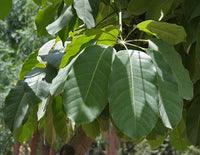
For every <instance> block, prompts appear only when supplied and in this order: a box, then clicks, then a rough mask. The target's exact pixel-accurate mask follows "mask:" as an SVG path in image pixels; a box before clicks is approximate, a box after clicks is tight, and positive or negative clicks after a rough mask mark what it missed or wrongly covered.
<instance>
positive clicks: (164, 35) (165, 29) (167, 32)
mask: <svg viewBox="0 0 200 155" xmlns="http://www.w3.org/2000/svg"><path fill="white" fill-rule="evenodd" d="M137 28H138V29H139V30H141V31H144V32H146V33H149V34H151V35H154V36H156V37H157V38H159V39H162V40H163V41H165V42H167V43H170V44H173V45H175V44H178V43H180V42H185V41H186V33H185V30H184V28H183V27H182V26H179V25H176V24H170V23H166V22H156V21H153V20H147V21H144V22H141V23H139V24H138V25H137Z"/></svg>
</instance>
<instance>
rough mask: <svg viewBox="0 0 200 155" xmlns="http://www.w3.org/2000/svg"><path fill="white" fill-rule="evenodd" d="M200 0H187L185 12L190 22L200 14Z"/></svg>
mask: <svg viewBox="0 0 200 155" xmlns="http://www.w3.org/2000/svg"><path fill="white" fill-rule="evenodd" d="M199 8H200V1H199V0H185V1H184V14H185V19H186V20H187V21H188V22H189V21H191V20H192V19H193V18H195V17H198V16H200V10H199Z"/></svg>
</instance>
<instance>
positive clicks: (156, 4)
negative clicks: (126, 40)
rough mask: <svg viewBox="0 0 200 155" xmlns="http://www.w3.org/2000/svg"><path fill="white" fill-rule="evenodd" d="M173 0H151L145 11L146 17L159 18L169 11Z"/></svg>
mask: <svg viewBox="0 0 200 155" xmlns="http://www.w3.org/2000/svg"><path fill="white" fill-rule="evenodd" d="M173 2H174V0H162V1H161V0H152V3H151V4H150V6H149V9H148V11H147V13H146V19H151V20H161V19H162V18H163V17H165V16H166V15H167V13H168V12H169V11H170V8H171V6H172V4H173Z"/></svg>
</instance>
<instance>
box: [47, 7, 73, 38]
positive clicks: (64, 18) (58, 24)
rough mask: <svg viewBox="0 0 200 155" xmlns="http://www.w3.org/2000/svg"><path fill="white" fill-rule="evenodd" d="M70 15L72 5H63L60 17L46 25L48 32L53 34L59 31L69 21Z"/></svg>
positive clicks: (71, 13) (71, 15) (71, 14)
mask: <svg viewBox="0 0 200 155" xmlns="http://www.w3.org/2000/svg"><path fill="white" fill-rule="evenodd" d="M72 17H73V11H72V6H69V7H64V10H63V12H62V13H61V15H60V17H59V18H58V19H56V20H55V21H54V22H53V23H51V24H49V25H48V26H47V27H46V29H47V31H48V33H49V34H51V35H54V34H56V33H57V32H59V31H60V30H61V29H63V28H64V27H65V26H66V25H67V24H68V23H69V22H70V20H71V18H72Z"/></svg>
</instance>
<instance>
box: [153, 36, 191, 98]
mask: <svg viewBox="0 0 200 155" xmlns="http://www.w3.org/2000/svg"><path fill="white" fill-rule="evenodd" d="M149 48H150V49H152V50H154V51H158V52H159V53H161V55H162V56H163V58H164V59H165V61H166V62H167V63H168V64H169V66H170V68H171V70H172V73H173V75H174V77H175V79H176V81H177V83H178V91H179V94H180V96H181V97H182V98H184V99H187V100H189V99H191V98H192V97H193V84H192V81H191V80H190V77H189V73H188V71H187V70H186V69H185V68H184V66H183V64H182V60H181V56H180V55H179V54H178V53H177V52H176V50H175V49H174V47H173V46H171V45H169V44H167V43H165V42H163V41H162V40H158V39H150V40H149Z"/></svg>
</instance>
